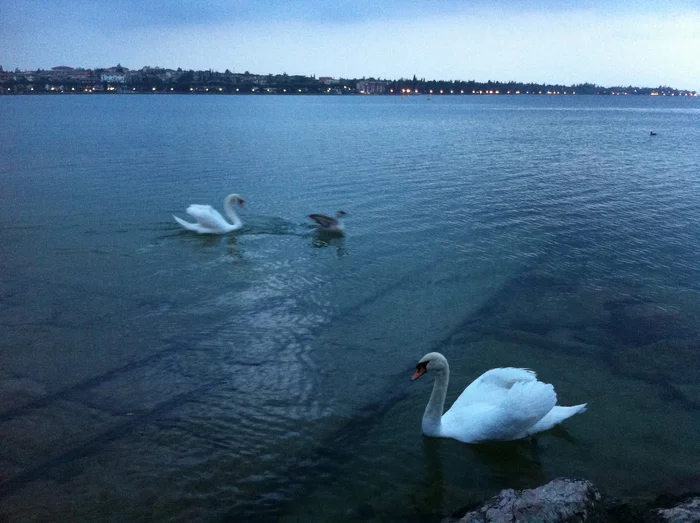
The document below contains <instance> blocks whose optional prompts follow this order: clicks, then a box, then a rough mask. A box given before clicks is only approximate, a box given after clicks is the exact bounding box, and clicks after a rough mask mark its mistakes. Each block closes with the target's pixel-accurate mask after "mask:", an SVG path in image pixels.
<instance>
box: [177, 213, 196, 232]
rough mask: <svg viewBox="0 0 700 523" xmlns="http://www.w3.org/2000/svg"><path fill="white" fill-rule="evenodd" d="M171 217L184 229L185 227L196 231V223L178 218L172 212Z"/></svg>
mask: <svg viewBox="0 0 700 523" xmlns="http://www.w3.org/2000/svg"><path fill="white" fill-rule="evenodd" d="M173 218H175V221H176V222H177V223H179V224H180V225H182V226H183V227H184V228H185V229H187V230H189V231H196V230H197V224H194V223H189V222H186V221H185V220H183V219H181V218H178V217H177V216H175V215H174V214H173Z"/></svg>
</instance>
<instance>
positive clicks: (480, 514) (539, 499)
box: [442, 478, 700, 523]
mask: <svg viewBox="0 0 700 523" xmlns="http://www.w3.org/2000/svg"><path fill="white" fill-rule="evenodd" d="M633 522H639V523H690V522H700V493H695V494H686V495H683V496H670V495H663V496H659V497H658V498H657V499H656V500H654V501H652V502H647V503H642V502H639V503H631V502H623V501H619V500H611V499H606V498H605V497H604V496H603V495H602V494H601V493H600V491H599V490H598V489H597V487H596V486H595V485H594V484H593V483H591V482H590V481H588V480H585V479H572V478H557V479H555V480H552V481H550V482H549V483H547V484H546V485H543V486H541V487H538V488H534V489H525V490H513V489H507V490H503V491H501V492H500V493H499V494H498V495H496V496H494V497H493V498H491V499H490V500H488V501H486V502H484V503H483V504H480V505H477V506H474V505H472V506H469V507H465V508H463V509H462V510H460V511H458V512H457V514H456V515H453V516H452V517H449V518H445V519H443V520H442V523H633Z"/></svg>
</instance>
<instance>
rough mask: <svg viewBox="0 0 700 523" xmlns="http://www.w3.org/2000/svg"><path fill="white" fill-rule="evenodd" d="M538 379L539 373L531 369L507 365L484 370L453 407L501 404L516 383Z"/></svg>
mask: <svg viewBox="0 0 700 523" xmlns="http://www.w3.org/2000/svg"><path fill="white" fill-rule="evenodd" d="M530 381H537V375H536V374H535V372H534V371H531V370H529V369H516V368H514V367H505V368H499V369H491V370H488V371H486V372H484V373H483V374H482V375H481V376H479V377H478V378H476V379H475V380H474V381H473V382H471V384H470V385H469V386H468V387H467V388H466V389H464V391H463V392H462V394H460V395H459V397H458V398H457V399H456V400H455V402H454V404H453V405H452V407H453V408H454V407H457V408H458V409H460V408H464V407H466V406H467V405H472V404H474V403H489V404H491V405H500V404H501V403H502V402H503V401H504V400H505V398H506V397H507V395H508V392H509V391H510V389H511V388H512V387H513V385H515V384H516V383H521V382H523V383H524V382H530Z"/></svg>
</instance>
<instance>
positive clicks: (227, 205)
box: [224, 194, 242, 227]
mask: <svg viewBox="0 0 700 523" xmlns="http://www.w3.org/2000/svg"><path fill="white" fill-rule="evenodd" d="M236 201H238V195H235V194H233V195H231V196H229V197H227V198H226V200H224V213H225V214H226V217H227V218H228V219H229V220H231V223H232V224H233V225H234V226H236V227H238V226H240V225H241V223H242V222H241V219H240V218H239V217H238V214H236V210H235V209H234V208H233V204H234V202H236Z"/></svg>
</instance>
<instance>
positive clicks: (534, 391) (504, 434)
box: [442, 380, 557, 443]
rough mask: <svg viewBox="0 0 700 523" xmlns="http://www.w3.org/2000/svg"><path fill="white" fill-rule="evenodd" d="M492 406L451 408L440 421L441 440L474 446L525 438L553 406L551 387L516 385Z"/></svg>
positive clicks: (537, 383) (537, 384) (543, 384)
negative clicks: (448, 439) (493, 441)
mask: <svg viewBox="0 0 700 523" xmlns="http://www.w3.org/2000/svg"><path fill="white" fill-rule="evenodd" d="M505 390H506V392H505V394H502V401H501V403H500V404H499V405H494V404H493V402H478V403H473V404H466V405H465V404H462V405H457V402H455V405H453V406H452V407H451V408H450V410H448V411H447V412H446V413H445V414H444V416H443V417H442V433H443V435H444V436H447V437H451V438H455V439H458V440H460V441H465V442H467V443H474V442H478V441H487V440H512V439H518V438H522V437H524V436H526V435H528V434H529V429H531V428H532V427H533V426H534V425H535V424H536V423H537V422H539V421H540V420H541V419H542V418H544V417H545V416H546V415H547V413H548V412H549V411H551V410H552V408H553V407H554V405H556V403H557V395H556V393H555V392H554V387H552V385H550V384H548V383H542V382H540V381H536V380H532V381H519V382H516V383H514V384H513V385H512V386H511V387H510V388H509V389H505Z"/></svg>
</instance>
